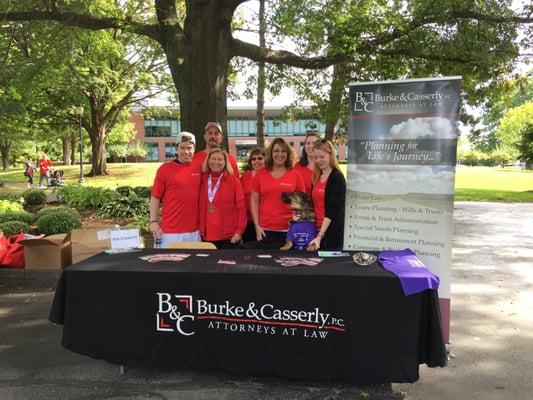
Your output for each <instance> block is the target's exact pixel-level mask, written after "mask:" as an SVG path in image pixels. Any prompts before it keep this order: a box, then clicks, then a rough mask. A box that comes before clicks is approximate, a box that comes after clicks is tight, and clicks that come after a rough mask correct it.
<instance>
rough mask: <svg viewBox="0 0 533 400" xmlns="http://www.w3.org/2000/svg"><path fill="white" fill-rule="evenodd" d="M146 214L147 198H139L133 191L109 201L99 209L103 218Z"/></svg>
mask: <svg viewBox="0 0 533 400" xmlns="http://www.w3.org/2000/svg"><path fill="white" fill-rule="evenodd" d="M147 214H148V200H147V199H143V198H140V197H139V196H137V195H136V194H135V192H130V194H129V196H120V197H119V198H115V199H113V200H111V201H109V202H108V203H107V204H106V205H105V206H104V207H103V208H102V210H101V211H100V215H101V216H102V217H104V218H135V217H140V216H145V215H147Z"/></svg>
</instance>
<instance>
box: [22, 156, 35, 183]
mask: <svg viewBox="0 0 533 400" xmlns="http://www.w3.org/2000/svg"><path fill="white" fill-rule="evenodd" d="M34 172H35V165H34V164H33V159H32V158H31V157H28V159H27V160H26V162H25V163H24V176H25V177H26V178H28V187H29V188H32V187H33V173H34Z"/></svg>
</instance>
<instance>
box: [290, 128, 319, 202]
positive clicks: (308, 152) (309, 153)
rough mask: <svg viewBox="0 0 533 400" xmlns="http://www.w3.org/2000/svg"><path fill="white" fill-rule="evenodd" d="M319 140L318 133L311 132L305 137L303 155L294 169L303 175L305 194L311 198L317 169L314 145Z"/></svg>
mask: <svg viewBox="0 0 533 400" xmlns="http://www.w3.org/2000/svg"><path fill="white" fill-rule="evenodd" d="M317 140H320V135H319V134H318V132H309V133H308V134H307V135H306V136H305V140H304V147H303V148H302V155H301V156H300V160H299V161H298V162H297V163H296V165H295V166H294V169H295V170H296V171H298V172H299V173H300V175H302V178H303V180H304V183H305V192H306V193H307V194H308V195H309V196H311V189H312V188H313V173H314V169H315V153H314V145H315V142H316V141H317Z"/></svg>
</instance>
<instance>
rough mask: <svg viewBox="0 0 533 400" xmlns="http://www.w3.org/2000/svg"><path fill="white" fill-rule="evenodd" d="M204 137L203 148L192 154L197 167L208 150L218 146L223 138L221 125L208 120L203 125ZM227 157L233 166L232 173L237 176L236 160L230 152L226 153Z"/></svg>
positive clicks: (200, 166) (200, 165)
mask: <svg viewBox="0 0 533 400" xmlns="http://www.w3.org/2000/svg"><path fill="white" fill-rule="evenodd" d="M204 139H205V150H202V151H199V152H197V153H196V154H195V155H194V159H193V162H194V163H196V164H197V165H198V167H199V168H202V165H203V163H204V161H205V159H206V158H207V154H208V153H209V150H211V149H215V148H219V147H220V145H221V143H222V141H223V140H224V135H223V134H222V126H220V124H219V123H218V122H208V123H207V125H206V126H205V132H204ZM228 158H229V160H230V163H231V167H232V168H233V173H234V174H235V175H236V176H239V166H238V165H237V160H236V159H235V157H234V156H233V155H232V154H228Z"/></svg>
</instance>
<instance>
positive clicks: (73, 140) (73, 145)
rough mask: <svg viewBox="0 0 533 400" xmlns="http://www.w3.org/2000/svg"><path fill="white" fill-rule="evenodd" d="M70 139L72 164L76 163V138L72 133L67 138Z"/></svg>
mask: <svg viewBox="0 0 533 400" xmlns="http://www.w3.org/2000/svg"><path fill="white" fill-rule="evenodd" d="M69 141H70V165H74V164H75V163H76V138H75V137H74V135H72V136H71V137H70V138H69Z"/></svg>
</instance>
